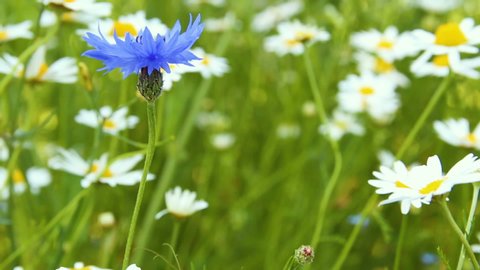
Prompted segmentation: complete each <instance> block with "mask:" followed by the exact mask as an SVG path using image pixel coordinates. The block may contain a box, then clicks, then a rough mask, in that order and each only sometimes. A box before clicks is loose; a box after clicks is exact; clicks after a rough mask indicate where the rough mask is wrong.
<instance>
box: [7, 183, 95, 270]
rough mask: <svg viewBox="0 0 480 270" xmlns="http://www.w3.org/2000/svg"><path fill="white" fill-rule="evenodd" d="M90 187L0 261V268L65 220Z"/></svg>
mask: <svg viewBox="0 0 480 270" xmlns="http://www.w3.org/2000/svg"><path fill="white" fill-rule="evenodd" d="M87 191H88V189H83V190H82V191H81V192H79V193H78V194H77V195H76V196H75V197H74V198H73V199H72V200H71V201H70V202H69V203H68V204H67V205H66V206H65V207H64V208H63V209H62V210H60V212H58V214H57V215H56V216H55V217H54V218H52V220H50V222H49V223H48V224H47V225H46V226H45V227H43V228H42V229H41V230H40V231H39V232H38V233H37V234H36V235H34V236H33V237H31V238H30V241H28V242H27V243H25V244H23V245H21V246H20V247H19V248H18V249H16V250H15V251H14V252H12V254H10V256H8V258H6V259H5V260H4V261H2V262H1V263H0V269H6V267H7V265H9V264H10V263H11V262H12V261H14V260H15V259H16V258H17V257H18V256H20V255H21V254H22V253H23V252H25V251H26V250H27V249H28V248H29V247H31V246H32V245H34V244H35V243H36V242H37V241H39V240H40V239H41V238H42V237H43V236H44V235H45V234H47V233H48V232H49V231H50V230H51V229H52V228H53V227H54V226H55V225H57V223H59V222H61V221H63V219H64V217H65V215H66V214H68V213H70V212H71V211H73V208H74V207H76V205H77V203H78V202H79V201H80V200H81V199H82V198H83V196H85V194H87Z"/></svg>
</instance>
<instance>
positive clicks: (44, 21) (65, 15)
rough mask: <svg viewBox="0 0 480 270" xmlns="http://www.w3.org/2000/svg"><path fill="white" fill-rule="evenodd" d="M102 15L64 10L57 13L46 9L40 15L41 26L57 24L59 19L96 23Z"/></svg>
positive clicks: (71, 21)
mask: <svg viewBox="0 0 480 270" xmlns="http://www.w3.org/2000/svg"><path fill="white" fill-rule="evenodd" d="M100 17H103V16H97V15H94V14H91V13H86V12H82V11H63V12H61V13H59V15H57V13H55V12H52V11H49V10H44V11H43V12H42V16H41V17H40V26H42V27H50V26H53V25H55V24H56V23H57V21H58V20H60V21H61V22H62V23H81V24H85V25H88V24H93V23H96V22H97V21H98V20H99V18H100Z"/></svg>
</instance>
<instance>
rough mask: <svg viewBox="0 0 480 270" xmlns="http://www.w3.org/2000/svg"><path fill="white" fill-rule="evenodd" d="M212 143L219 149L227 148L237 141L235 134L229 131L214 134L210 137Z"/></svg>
mask: <svg viewBox="0 0 480 270" xmlns="http://www.w3.org/2000/svg"><path fill="white" fill-rule="evenodd" d="M210 143H211V144H212V146H213V147H215V148H216V149H218V150H225V149H228V148H230V147H231V146H232V145H233V144H234V143H235V135H233V134H232V133H228V132H222V133H217V134H213V135H212V136H211V137H210Z"/></svg>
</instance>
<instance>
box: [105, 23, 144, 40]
mask: <svg viewBox="0 0 480 270" xmlns="http://www.w3.org/2000/svg"><path fill="white" fill-rule="evenodd" d="M114 31H116V32H117V35H118V36H119V37H124V36H125V35H126V34H127V33H130V35H132V36H136V35H137V34H138V33H137V29H136V28H135V26H133V24H131V23H128V22H119V21H116V22H114V23H113V27H112V30H110V35H111V36H113V32H114Z"/></svg>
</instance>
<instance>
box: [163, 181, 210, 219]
mask: <svg viewBox="0 0 480 270" xmlns="http://www.w3.org/2000/svg"><path fill="white" fill-rule="evenodd" d="M196 197H197V193H196V192H193V191H190V190H188V189H185V190H182V189H181V188H180V187H175V188H174V189H171V190H169V191H167V193H166V194H165V203H166V205H167V209H164V210H162V211H160V212H158V213H157V214H156V215H155V218H156V219H160V218H161V217H163V216H164V215H165V214H167V213H171V214H172V215H174V216H175V217H177V218H184V217H188V216H190V215H192V214H193V213H195V212H197V211H200V210H203V209H205V208H207V207H208V203H207V202H206V201H204V200H196Z"/></svg>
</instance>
